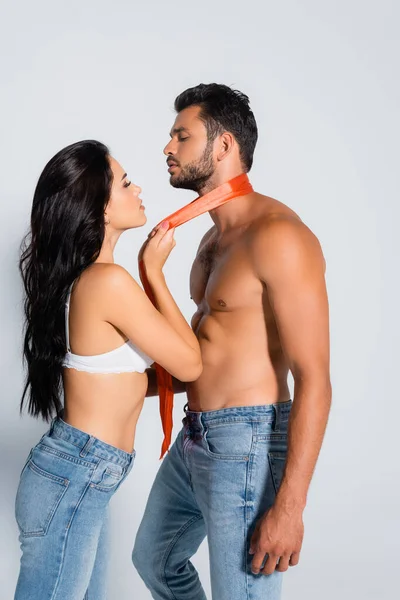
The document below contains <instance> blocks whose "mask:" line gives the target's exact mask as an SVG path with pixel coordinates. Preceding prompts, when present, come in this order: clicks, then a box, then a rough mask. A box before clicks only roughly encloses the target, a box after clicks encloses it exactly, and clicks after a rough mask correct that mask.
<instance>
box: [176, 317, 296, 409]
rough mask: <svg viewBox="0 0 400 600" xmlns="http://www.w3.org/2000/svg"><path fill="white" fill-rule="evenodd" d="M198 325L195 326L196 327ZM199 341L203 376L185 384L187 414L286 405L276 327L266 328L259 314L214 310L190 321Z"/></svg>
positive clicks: (287, 395) (284, 375)
mask: <svg viewBox="0 0 400 600" xmlns="http://www.w3.org/2000/svg"><path fill="white" fill-rule="evenodd" d="M196 321H197V323H196ZM193 326H194V329H195V331H196V333H197V336H198V338H199V342H200V346H201V352H202V360H203V372H202V374H201V376H200V378H199V379H198V380H197V381H195V382H192V383H188V384H187V396H188V403H189V407H190V409H191V410H194V411H208V410H219V409H222V408H229V407H232V406H252V405H253V406H254V405H260V404H272V403H275V402H286V401H287V400H289V398H290V393H289V389H288V385H287V375H288V368H287V366H286V362H285V359H284V357H283V354H282V351H281V347H280V343H279V338H278V335H277V332H275V331H274V327H273V326H270V327H269V328H268V327H266V323H265V318H264V314H263V311H262V309H261V307H260V310H259V311H258V310H256V309H253V310H249V309H248V308H246V309H242V310H235V311H233V312H224V311H217V312H214V313H213V312H211V313H210V314H207V315H201V314H198V315H197V318H196V316H195V318H194V322H193Z"/></svg>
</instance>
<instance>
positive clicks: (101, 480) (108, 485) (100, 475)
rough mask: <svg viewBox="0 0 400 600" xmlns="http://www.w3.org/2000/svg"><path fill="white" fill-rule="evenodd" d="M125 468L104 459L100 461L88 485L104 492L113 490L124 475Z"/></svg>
mask: <svg viewBox="0 0 400 600" xmlns="http://www.w3.org/2000/svg"><path fill="white" fill-rule="evenodd" d="M126 471H127V468H124V467H122V466H121V465H116V464H113V463H109V462H106V461H100V463H99V464H98V466H97V468H96V470H95V472H94V474H93V478H92V482H91V484H90V486H91V487H92V488H96V489H98V490H102V491H104V492H115V491H116V490H117V488H118V487H119V485H120V484H121V483H122V482H123V480H124V479H125V476H126Z"/></svg>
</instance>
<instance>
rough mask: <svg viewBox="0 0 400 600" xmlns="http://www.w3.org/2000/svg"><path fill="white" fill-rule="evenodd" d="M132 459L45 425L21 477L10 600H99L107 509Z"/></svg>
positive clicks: (57, 424)
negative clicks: (17, 556) (17, 562)
mask: <svg viewBox="0 0 400 600" xmlns="http://www.w3.org/2000/svg"><path fill="white" fill-rule="evenodd" d="M134 455H135V453H134V452H133V453H132V454H128V453H126V452H124V451H123V450H119V449H118V448H114V447H113V446H110V445H108V444H106V443H104V442H102V441H100V440H98V439H96V438H94V437H92V436H90V435H88V434H86V433H84V432H83V431H80V430H78V429H75V428H74V427H71V426H70V425H68V424H66V423H64V421H62V420H61V419H56V420H55V421H53V423H52V425H51V427H50V430H49V431H48V432H47V433H46V434H45V435H44V436H43V437H42V439H41V440H40V441H39V443H38V444H37V445H36V446H35V447H34V448H33V449H32V450H31V452H30V454H29V457H28V460H27V462H26V464H25V466H24V468H23V471H22V473H21V479H20V483H19V487H18V492H17V498H16V505H15V515H16V519H17V523H18V527H19V530H20V538H19V539H20V543H21V549H22V557H21V569H20V574H19V579H18V583H17V589H16V592H15V597H14V600H28V599H29V600H83V599H88V600H103V599H104V598H106V584H105V573H106V563H107V546H108V544H107V535H106V517H107V506H108V503H109V501H110V499H111V497H112V495H113V494H114V493H115V491H116V490H117V489H118V487H119V486H120V485H121V483H122V481H123V480H124V479H125V477H126V476H127V474H128V473H129V471H130V470H131V468H132V466H133V461H134Z"/></svg>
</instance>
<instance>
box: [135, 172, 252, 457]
mask: <svg viewBox="0 0 400 600" xmlns="http://www.w3.org/2000/svg"><path fill="white" fill-rule="evenodd" d="M253 191H254V190H253V187H252V185H251V183H250V181H249V178H248V176H247V174H246V173H242V174H241V175H239V176H238V177H235V178H234V179H231V180H230V181H227V182H226V183H223V184H222V185H220V186H218V187H216V188H215V189H213V190H212V191H211V192H208V193H207V194H204V196H200V197H199V198H196V199H195V200H193V202H190V203H189V204H187V205H186V206H183V207H182V208H180V209H179V210H177V211H176V212H174V213H172V214H171V215H169V217H166V218H165V219H163V220H162V221H160V223H159V224H158V225H157V226H156V227H158V226H159V225H161V223H164V222H166V221H167V222H168V229H172V228H174V227H179V226H180V225H183V224H184V223H187V222H188V221H190V220H191V219H195V218H196V217H199V216H200V215H202V214H204V213H205V212H209V211H211V210H214V209H215V208H218V207H220V206H222V205H223V204H226V202H229V201H230V200H233V199H234V198H237V197H238V196H245V195H246V194H250V193H251V192H253ZM139 275H140V279H141V281H142V284H143V288H144V291H145V292H146V294H147V296H148V297H149V299H150V300H151V302H152V303H153V304H154V306H156V301H155V298H154V294H153V291H152V289H151V286H150V284H149V281H148V279H147V275H146V267H145V265H144V262H143V259H140V260H139ZM155 369H156V375H157V386H158V394H159V397H160V415H161V422H162V427H163V433H164V440H163V444H162V448H161V456H160V458H162V457H163V456H164V454H165V453H166V452H167V450H168V449H169V447H170V444H171V435H172V425H173V423H172V410H173V403H174V390H173V385H172V376H171V375H170V373H168V371H166V370H165V369H164V368H163V367H161V366H160V365H158V364H157V363H156V364H155Z"/></svg>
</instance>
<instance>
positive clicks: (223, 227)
mask: <svg viewBox="0 0 400 600" xmlns="http://www.w3.org/2000/svg"><path fill="white" fill-rule="evenodd" d="M242 173H243V171H242V170H239V169H236V170H234V169H231V170H229V171H224V173H214V175H213V176H212V177H210V179H209V180H208V181H207V183H206V184H205V186H204V187H203V188H202V189H201V191H200V192H199V196H204V195H205V194H208V193H209V192H211V191H212V190H214V189H215V188H217V187H219V186H220V185H222V184H224V183H227V182H228V181H230V180H231V179H234V178H235V177H237V176H238V175H241V174H242ZM251 196H252V195H250V194H248V195H246V196H238V197H237V198H234V199H233V200H231V201H230V202H227V203H226V204H223V205H222V206H220V207H218V208H215V209H214V210H212V211H210V212H209V215H210V217H211V218H212V220H213V221H214V223H215V226H216V227H217V229H218V231H219V232H220V233H223V232H224V231H228V230H230V229H234V228H235V227H238V226H240V225H242V224H243V223H246V222H248V220H249V212H250V202H251V200H250V199H251Z"/></svg>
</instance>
